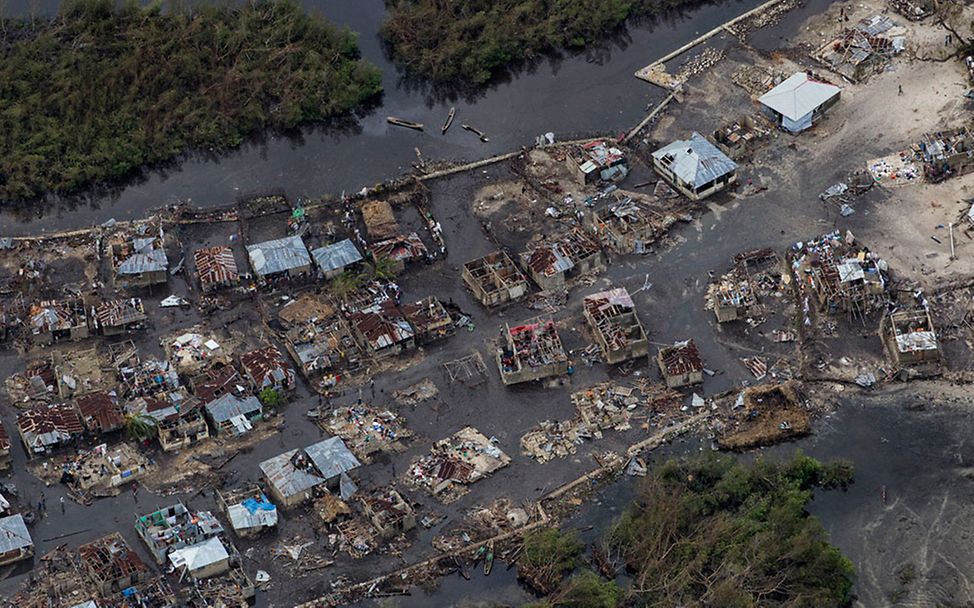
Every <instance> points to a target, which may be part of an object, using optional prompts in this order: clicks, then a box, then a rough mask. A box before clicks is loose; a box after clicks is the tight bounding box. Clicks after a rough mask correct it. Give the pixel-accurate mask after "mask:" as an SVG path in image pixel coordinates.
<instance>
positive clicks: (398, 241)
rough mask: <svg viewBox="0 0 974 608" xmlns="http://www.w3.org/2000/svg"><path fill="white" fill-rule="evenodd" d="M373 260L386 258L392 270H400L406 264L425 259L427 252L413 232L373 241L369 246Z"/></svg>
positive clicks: (403, 268)
mask: <svg viewBox="0 0 974 608" xmlns="http://www.w3.org/2000/svg"><path fill="white" fill-rule="evenodd" d="M369 254H370V255H371V256H372V259H373V260H380V259H382V258H387V259H388V260H389V261H390V263H391V264H392V270H393V272H402V271H403V270H405V268H406V266H407V265H408V264H412V263H413V262H418V261H420V260H425V259H426V257H427V255H428V252H427V251H426V245H424V244H423V241H422V239H420V238H419V235H418V234H416V233H415V232H410V233H409V234H408V235H405V236H404V235H398V236H394V237H392V238H389V239H386V240H384V241H379V242H378V243H374V244H373V245H372V246H371V247H370V248H369Z"/></svg>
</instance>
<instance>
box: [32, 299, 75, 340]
mask: <svg viewBox="0 0 974 608" xmlns="http://www.w3.org/2000/svg"><path fill="white" fill-rule="evenodd" d="M29 316H30V331H31V340H32V341H33V342H34V344H35V345H40V344H51V343H53V342H60V341H63V340H83V339H85V338H87V337H88V335H89V332H88V315H87V313H86V311H85V305H84V302H82V301H81V300H75V299H72V300H43V301H41V302H38V303H37V304H33V305H32V306H31V307H30V313H29Z"/></svg>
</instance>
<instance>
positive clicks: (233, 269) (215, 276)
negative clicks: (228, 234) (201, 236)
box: [193, 247, 240, 287]
mask: <svg viewBox="0 0 974 608" xmlns="http://www.w3.org/2000/svg"><path fill="white" fill-rule="evenodd" d="M193 260H194V262H195V263H196V274H197V275H199V278H200V283H201V284H202V285H203V287H208V286H210V285H223V284H226V283H236V282H237V281H238V280H239V279H240V272H239V271H238V270H237V261H236V260H235V259H234V257H233V250H232V249H230V248H229V247H202V248H200V249H197V250H196V251H194V252H193Z"/></svg>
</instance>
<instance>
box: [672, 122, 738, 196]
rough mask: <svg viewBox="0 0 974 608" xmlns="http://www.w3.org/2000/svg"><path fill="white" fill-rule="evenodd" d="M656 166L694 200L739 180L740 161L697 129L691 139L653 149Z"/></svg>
mask: <svg viewBox="0 0 974 608" xmlns="http://www.w3.org/2000/svg"><path fill="white" fill-rule="evenodd" d="M653 168H654V169H655V170H656V172H657V173H658V174H659V175H660V177H662V178H663V179H664V180H666V181H667V182H668V183H669V184H670V185H671V186H673V187H674V188H676V189H677V190H679V191H680V192H681V193H683V194H684V195H685V196H687V197H688V198H690V199H691V200H695V201H699V200H701V199H704V198H706V197H708V196H710V195H711V194H714V193H715V192H719V191H721V190H723V189H725V188H727V187H728V186H730V185H731V184H733V183H734V182H736V181H737V164H736V163H735V162H734V161H732V160H731V159H730V158H728V157H727V155H726V154H724V153H723V152H721V151H720V150H719V149H717V147H716V146H714V145H713V144H712V143H710V141H708V140H707V138H705V137H704V136H703V135H700V134H699V133H697V132H696V131H694V132H693V133H692V134H691V135H690V139H687V140H677V141H674V142H673V143H671V144H669V145H667V146H664V147H662V148H660V149H659V150H657V151H655V152H653Z"/></svg>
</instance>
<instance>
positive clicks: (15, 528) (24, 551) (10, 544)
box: [0, 513, 34, 566]
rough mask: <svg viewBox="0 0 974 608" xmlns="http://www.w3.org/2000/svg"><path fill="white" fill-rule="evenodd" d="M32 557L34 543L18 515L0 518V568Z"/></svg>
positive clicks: (22, 519) (20, 516)
mask: <svg viewBox="0 0 974 608" xmlns="http://www.w3.org/2000/svg"><path fill="white" fill-rule="evenodd" d="M32 555H34V541H33V540H32V539H31V537H30V532H28V531H27V524H26V523H25V522H24V518H23V516H22V515H21V514H20V513H17V514H15V515H10V516H7V517H0V566H5V565H7V564H12V563H14V562H19V561H20V560H22V559H28V558H30V557H31V556H32Z"/></svg>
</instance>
